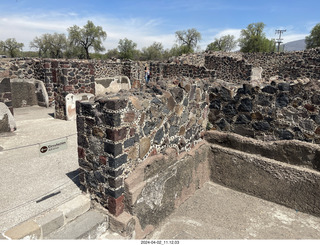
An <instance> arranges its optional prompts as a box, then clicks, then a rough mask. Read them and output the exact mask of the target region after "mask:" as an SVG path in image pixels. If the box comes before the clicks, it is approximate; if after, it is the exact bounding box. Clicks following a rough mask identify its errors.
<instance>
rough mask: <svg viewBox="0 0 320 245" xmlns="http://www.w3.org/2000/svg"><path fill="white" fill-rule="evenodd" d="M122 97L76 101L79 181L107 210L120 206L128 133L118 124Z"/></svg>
mask: <svg viewBox="0 0 320 245" xmlns="http://www.w3.org/2000/svg"><path fill="white" fill-rule="evenodd" d="M127 103H128V101H127V100H126V99H107V98H102V99H100V100H98V101H96V102H95V103H93V102H92V103H91V102H79V101H77V115H78V116H77V130H78V155H79V165H80V171H81V174H80V183H81V185H82V186H83V188H84V189H85V190H87V191H88V192H90V194H91V196H92V197H93V198H94V199H96V200H97V201H98V202H99V203H100V204H102V205H103V206H104V207H106V208H107V209H108V210H109V212H110V213H111V214H113V215H115V216H118V215H119V214H121V213H122V212H123V209H124V181H123V172H124V165H125V163H126V162H127V156H128V155H127V153H125V152H124V151H123V142H124V140H125V139H126V137H127V134H128V133H129V130H128V128H127V127H123V126H122V125H123V124H122V120H123V119H122V117H121V115H122V110H123V109H124V108H126V107H127Z"/></svg>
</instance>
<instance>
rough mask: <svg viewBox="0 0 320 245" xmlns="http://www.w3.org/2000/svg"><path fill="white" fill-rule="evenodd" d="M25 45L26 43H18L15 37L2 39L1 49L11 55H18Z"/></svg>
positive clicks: (0, 42)
mask: <svg viewBox="0 0 320 245" xmlns="http://www.w3.org/2000/svg"><path fill="white" fill-rule="evenodd" d="M23 46H24V44H23V43H18V42H17V41H16V39H15V38H8V39H7V40H5V41H0V49H1V50H2V51H3V52H5V53H7V54H8V55H9V56H10V57H16V56H17V55H18V54H19V53H20V52H21V51H22V48H23Z"/></svg>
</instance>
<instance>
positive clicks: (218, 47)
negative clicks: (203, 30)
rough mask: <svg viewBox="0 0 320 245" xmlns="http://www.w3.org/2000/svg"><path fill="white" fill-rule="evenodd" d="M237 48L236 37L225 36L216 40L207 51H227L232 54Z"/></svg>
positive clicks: (209, 45)
mask: <svg viewBox="0 0 320 245" xmlns="http://www.w3.org/2000/svg"><path fill="white" fill-rule="evenodd" d="M236 46H237V41H236V40H235V36H234V35H225V36H222V37H220V38H219V39H218V38H215V39H214V42H212V43H210V44H208V46H207V49H206V50H207V51H209V50H212V51H225V52H230V51H231V50H232V49H234V48H235V47H236Z"/></svg>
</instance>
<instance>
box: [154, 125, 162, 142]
mask: <svg viewBox="0 0 320 245" xmlns="http://www.w3.org/2000/svg"><path fill="white" fill-rule="evenodd" d="M163 136H164V131H163V128H162V127H161V128H160V129H159V130H158V131H157V133H156V135H155V136H154V139H153V143H155V144H160V142H161V140H162V138H163Z"/></svg>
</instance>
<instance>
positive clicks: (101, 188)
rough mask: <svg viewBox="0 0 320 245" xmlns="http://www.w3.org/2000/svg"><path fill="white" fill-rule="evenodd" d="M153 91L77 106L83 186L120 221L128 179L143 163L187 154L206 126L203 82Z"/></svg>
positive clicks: (173, 85) (206, 103)
mask: <svg viewBox="0 0 320 245" xmlns="http://www.w3.org/2000/svg"><path fill="white" fill-rule="evenodd" d="M153 86H154V87H153V88H152V89H151V90H150V91H146V92H145V93H140V92H138V91H137V92H132V93H119V94H118V95H117V96H109V97H101V98H96V100H95V102H92V103H89V102H81V103H80V102H78V103H77V114H78V117H77V128H78V145H79V148H78V153H79V164H80V169H81V178H80V182H81V184H82V185H83V187H84V188H86V189H87V190H88V191H89V192H90V193H91V194H92V195H93V197H94V198H95V199H97V200H98V201H99V202H100V203H101V204H103V206H105V207H107V208H108V209H109V211H110V212H111V213H112V214H115V215H119V214H120V213H121V212H122V211H123V208H124V179H125V178H126V177H127V176H128V175H129V174H130V173H131V172H132V170H133V169H134V168H135V166H137V164H138V163H139V162H141V161H143V160H144V159H146V158H147V157H149V156H153V155H156V154H159V153H161V152H162V151H164V150H165V149H167V148H168V147H171V148H172V147H173V148H175V149H176V150H177V152H183V151H188V150H189V149H191V148H192V147H193V146H194V145H195V144H196V143H197V142H198V141H200V140H201V139H200V133H201V132H202V131H203V130H204V129H205V128H206V125H207V120H206V118H207V105H208V99H209V98H208V96H207V92H206V91H207V87H206V86H205V85H204V82H203V81H201V80H199V81H196V82H195V83H193V84H192V83H190V82H187V81H181V82H180V83H179V85H178V86H177V85H175V84H171V86H169V85H168V87H167V89H166V90H162V89H161V88H157V87H156V85H153ZM154 91H156V93H155V92H154Z"/></svg>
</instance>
